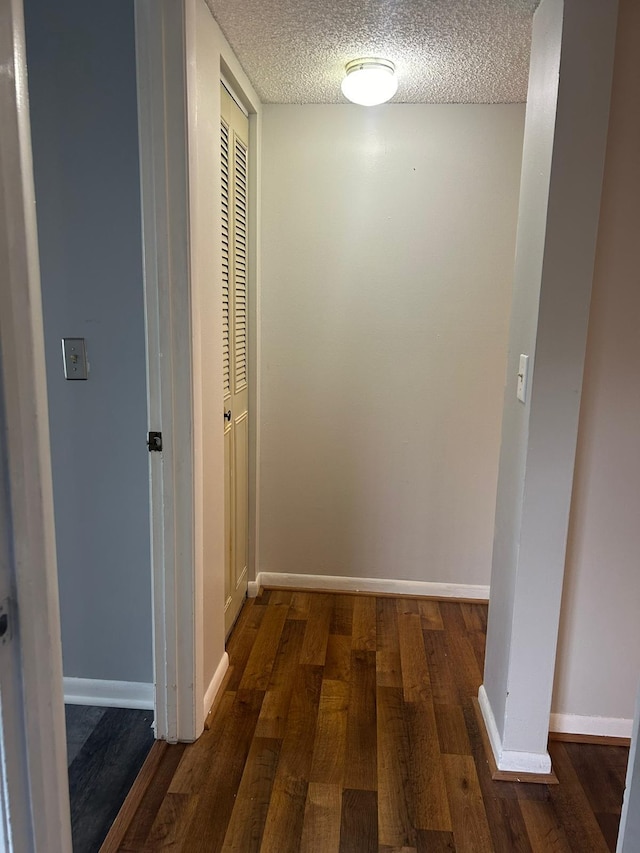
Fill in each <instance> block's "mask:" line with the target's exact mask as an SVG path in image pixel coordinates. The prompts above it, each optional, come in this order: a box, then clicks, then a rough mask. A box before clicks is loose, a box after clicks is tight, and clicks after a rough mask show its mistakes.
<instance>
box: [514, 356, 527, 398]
mask: <svg viewBox="0 0 640 853" xmlns="http://www.w3.org/2000/svg"><path fill="white" fill-rule="evenodd" d="M528 378H529V356H528V355H521V356H520V366H519V368H518V390H517V392H516V393H517V396H518V400H520V402H521V403H526V402H527V385H528V381H527V380H528Z"/></svg>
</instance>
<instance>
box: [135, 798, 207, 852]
mask: <svg viewBox="0 0 640 853" xmlns="http://www.w3.org/2000/svg"><path fill="white" fill-rule="evenodd" d="M197 805H198V795H197V794H196V795H193V794H167V796H166V797H165V798H164V800H163V801H162V807H161V808H160V810H159V811H158V814H157V816H156V819H155V820H154V822H153V826H152V827H151V831H150V832H149V836H148V838H147V840H146V842H145V845H144V846H145V848H146V849H147V850H176V851H178V850H184V849H185V848H184V844H183V835H184V830H185V828H187V827H188V826H189V825H190V823H191V821H192V820H193V816H194V814H195V810H196V806H197ZM138 849H140V848H138Z"/></svg>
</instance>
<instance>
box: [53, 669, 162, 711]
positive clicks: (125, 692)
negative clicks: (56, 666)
mask: <svg viewBox="0 0 640 853" xmlns="http://www.w3.org/2000/svg"><path fill="white" fill-rule="evenodd" d="M64 701H65V703H66V704H67V705H98V706H100V707H102V708H142V709H145V710H153V701H154V691H153V684H148V683H147V682H146V681H107V680H106V679H103V678H68V677H67V676H65V678H64Z"/></svg>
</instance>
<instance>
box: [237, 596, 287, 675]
mask: <svg viewBox="0 0 640 853" xmlns="http://www.w3.org/2000/svg"><path fill="white" fill-rule="evenodd" d="M288 610H289V605H288V604H277V605H272V606H270V607H269V606H267V608H266V613H265V615H264V617H263V619H262V622H261V623H260V627H259V629H258V633H257V635H256V638H255V642H254V644H253V648H252V649H251V653H250V655H249V658H248V660H247V663H246V666H245V668H244V672H243V674H242V679H241V681H240V685H239V689H241V690H261V691H265V690H266V689H267V686H268V684H269V679H270V678H271V670H272V669H273V664H274V661H275V659H276V654H277V651H278V644H279V642H280V635H281V634H282V629H283V628H284V623H285V621H286V618H287V611H288Z"/></svg>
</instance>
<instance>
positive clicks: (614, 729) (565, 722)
mask: <svg viewBox="0 0 640 853" xmlns="http://www.w3.org/2000/svg"><path fill="white" fill-rule="evenodd" d="M632 730H633V720H627V719H625V718H624V717H584V716H582V715H581V714H551V718H550V720H549V731H550V732H555V733H557V734H564V735H590V736H593V737H624V738H630V737H631V732H632Z"/></svg>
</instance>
